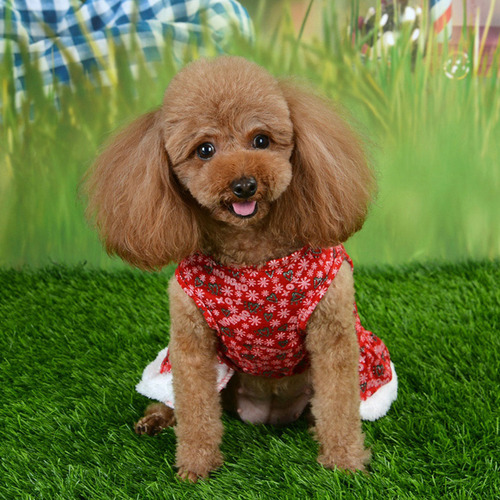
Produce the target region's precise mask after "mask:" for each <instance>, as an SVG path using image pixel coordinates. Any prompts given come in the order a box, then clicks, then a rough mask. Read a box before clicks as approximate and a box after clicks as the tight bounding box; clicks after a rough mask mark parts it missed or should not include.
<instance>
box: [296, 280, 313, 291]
mask: <svg viewBox="0 0 500 500" xmlns="http://www.w3.org/2000/svg"><path fill="white" fill-rule="evenodd" d="M310 283H311V282H310V280H308V279H307V278H302V279H301V280H300V282H299V283H298V287H299V288H300V289H301V290H307V289H308V288H309V286H310Z"/></svg>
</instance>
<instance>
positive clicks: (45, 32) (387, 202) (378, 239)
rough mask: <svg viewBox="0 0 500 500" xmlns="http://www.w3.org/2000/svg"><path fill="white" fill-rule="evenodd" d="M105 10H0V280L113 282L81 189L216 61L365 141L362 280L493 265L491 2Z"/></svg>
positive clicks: (496, 105) (498, 131) (248, 3)
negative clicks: (70, 275) (125, 130)
mask: <svg viewBox="0 0 500 500" xmlns="http://www.w3.org/2000/svg"><path fill="white" fill-rule="evenodd" d="M105 3H106V2H104V4H105ZM108 3H109V5H110V6H111V7H112V8H111V7H110V10H109V11H105V12H104V11H100V10H99V8H98V4H99V2H93V1H92V0H87V1H86V2H77V3H71V2H68V3H67V6H66V9H67V11H66V12H65V11H64V9H63V10H59V11H58V10H57V9H52V10H50V9H49V8H47V9H45V10H43V6H44V5H45V3H44V1H41V2H35V3H33V2H32V4H33V5H35V4H36V6H38V7H40V5H41V6H42V9H41V10H39V11H38V12H37V11H36V10H34V9H33V8H32V7H33V5H31V6H30V5H29V4H30V2H29V0H27V1H23V2H20V1H18V2H16V1H14V2H11V3H9V6H7V5H6V3H2V6H0V33H1V34H2V36H1V38H0V58H1V62H0V65H1V66H0V82H1V86H0V111H1V118H0V266H3V267H15V268H19V267H23V266H32V267H37V266H45V265H47V264H51V263H57V264H68V265H80V264H85V265H86V266H88V267H99V268H116V267H121V266H122V265H123V264H121V263H120V262H119V261H118V260H117V259H114V258H110V257H108V256H107V255H106V254H105V252H104V251H103V250H102V248H101V244H100V242H99V240H98V237H97V235H96V233H95V231H93V229H92V228H91V227H90V226H89V224H88V223H87V222H86V220H85V217H84V200H82V199H81V197H79V195H78V192H79V184H80V181H81V178H82V176H83V175H84V173H85V171H86V169H87V168H88V167H89V166H90V165H91V164H92V161H93V158H94V157H95V155H96V153H97V151H98V149H99V147H100V145H101V144H102V143H103V142H104V141H105V140H106V138H107V137H109V134H110V133H112V132H113V131H114V130H116V129H117V128H118V127H120V126H122V125H123V124H125V123H127V122H129V121H130V120H131V119H133V118H134V117H136V116H138V115H139V114H142V113H144V112H145V111H147V110H149V109H152V108H154V107H156V106H157V105H159V103H161V100H162V95H163V92H164V89H165V87H166V86H167V85H168V82H169V80H170V79H171V78H172V76H173V75H174V74H175V72H176V71H178V69H179V68H180V67H182V66H183V65H184V64H186V63H187V62H189V61H190V60H193V59H195V58H198V57H201V56H209V57H212V56H215V55H217V54H220V53H229V54H237V55H243V56H245V57H247V58H249V59H251V60H254V61H256V62H257V63H259V64H261V65H263V66H264V67H266V68H267V69H268V70H269V71H270V72H271V73H273V74H275V75H276V76H278V77H280V76H285V75H296V76H297V77H298V78H300V79H303V80H306V81H308V82H310V83H311V84H312V85H314V86H315V87H317V88H318V90H319V91H320V92H322V93H324V94H326V95H327V96H328V97H330V98H332V99H334V100H336V101H337V102H338V103H339V105H340V106H341V107H342V108H343V109H344V110H345V114H346V116H347V117H348V119H349V120H350V122H351V123H352V124H353V126H354V127H355V128H356V129H357V130H358V131H359V133H360V134H361V135H362V136H363V137H364V138H365V141H366V144H367V149H368V152H369V155H370V158H371V161H372V163H373V168H374V169H375V171H376V172H377V178H378V186H379V187H378V194H377V197H376V199H375V201H374V203H373V205H372V207H371V210H370V214H369V217H368V220H367V222H366V223H365V226H364V228H363V229H362V231H361V232H359V233H358V234H356V235H355V236H354V237H353V238H352V239H351V240H349V242H348V243H347V244H346V247H347V249H348V252H349V253H350V254H351V255H352V257H353V259H354V260H355V262H356V263H358V264H362V265H381V264H393V265H399V264H404V263H408V262H413V261H429V260H435V261H452V262H456V261H461V260H466V259H474V260H481V259H498V257H499V255H500V224H499V216H500V201H499V200H500V189H499V187H500V165H499V163H500V160H499V158H500V140H499V138H500V80H499V66H500V65H499V57H500V51H499V49H498V33H499V31H498V30H499V26H500V7H499V6H500V2H498V5H495V4H494V3H491V2H490V1H489V0H487V1H480V0H475V1H466V2H451V1H450V0H432V1H431V2H428V1H424V2H420V1H417V0H415V1H400V2H398V3H395V4H393V3H392V2H381V1H380V0H373V1H370V0H359V1H354V0H353V1H349V0H339V1H336V2H327V1H321V0H317V1H312V2H311V1H299V0H296V1H293V0H291V1H285V0H277V1H273V2H264V1H259V0H242V1H241V2H239V3H238V2H234V1H229V0H227V1H224V0H221V1H208V0H206V1H204V0H200V1H198V2H187V1H186V2H185V5H184V7H182V9H181V7H180V5H181V4H182V2H179V1H176V2H150V3H149V4H145V2H144V1H143V0H138V1H136V2H135V3H134V2H128V3H129V4H131V5H134V6H135V7H134V8H133V9H132V10H131V11H130V12H125V11H123V9H124V3H121V2H117V1H116V0H109V2H108ZM55 4H58V6H59V7H60V6H61V5H64V4H65V2H54V5H55ZM170 4H172V5H174V4H175V5H174V6H173V7H172V5H171V6H170V7H168V5H170ZM194 4H196V5H197V6H198V7H199V9H194V10H193V5H194ZM75 5H76V7H75ZM101 5H102V2H101ZM166 5H167V7H168V8H167V7H165V6H166ZM49 6H50V3H49ZM151 6H152V7H151ZM59 7H58V8H59ZM174 7H175V8H174ZM247 13H248V14H247ZM71 19H74V24H73V25H72V27H71V29H69V28H68V25H69V23H70V20H71ZM61 20H64V23H65V24H64V23H62V21H61ZM63 24H64V26H63Z"/></svg>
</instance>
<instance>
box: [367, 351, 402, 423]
mask: <svg viewBox="0 0 500 500" xmlns="http://www.w3.org/2000/svg"><path fill="white" fill-rule="evenodd" d="M391 370H392V379H391V381H390V382H389V383H387V384H385V385H384V386H382V387H381V388H380V389H379V390H378V391H377V392H376V393H375V394H374V395H373V396H370V397H369V398H368V399H367V400H366V401H361V405H360V407H359V413H360V415H361V419H362V420H370V421H371V422H373V421H374V420H377V419H379V418H380V417H383V416H384V415H385V414H386V413H387V412H388V411H389V408H390V407H391V404H392V403H393V402H394V401H395V400H396V398H397V397H398V376H397V375H396V369H395V368H394V364H393V363H392V361H391Z"/></svg>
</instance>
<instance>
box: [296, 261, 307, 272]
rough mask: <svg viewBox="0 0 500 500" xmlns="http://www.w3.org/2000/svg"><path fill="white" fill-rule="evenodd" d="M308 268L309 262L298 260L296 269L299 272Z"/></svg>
mask: <svg viewBox="0 0 500 500" xmlns="http://www.w3.org/2000/svg"><path fill="white" fill-rule="evenodd" d="M308 267H309V261H308V260H307V259H300V262H299V263H298V268H299V270H300V271H305V270H306V269H307V268H308Z"/></svg>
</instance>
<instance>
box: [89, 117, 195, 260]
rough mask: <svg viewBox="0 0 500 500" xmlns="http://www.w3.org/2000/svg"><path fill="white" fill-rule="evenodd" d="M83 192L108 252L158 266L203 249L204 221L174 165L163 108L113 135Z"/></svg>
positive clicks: (92, 169) (90, 216) (98, 159)
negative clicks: (200, 245)
mask: <svg viewBox="0 0 500 500" xmlns="http://www.w3.org/2000/svg"><path fill="white" fill-rule="evenodd" d="M84 192H85V194H86V195H87V197H88V208H87V216H88V217H89V219H91V220H92V221H94V222H95V225H96V226H97V229H98V231H99V233H100V235H101V238H102V239H103V241H104V244H105V247H106V250H107V251H108V253H110V254H116V255H119V256H120V257H121V258H122V259H124V260H126V261H128V262H130V263H131V264H133V265H135V266H137V267H140V268H141V269H158V268H161V267H162V266H165V265H166V264H168V263H169V262H172V261H173V262H178V261H179V260H181V259H182V258H184V257H185V256H187V255H189V254H191V253H193V252H194V251H196V250H197V249H198V243H199V226H198V223H197V219H196V216H195V214H194V212H193V211H192V209H191V208H190V207H189V205H188V204H187V203H186V201H185V200H184V199H183V196H182V194H181V192H180V188H179V186H178V183H177V180H176V179H175V178H174V176H173V173H172V171H171V168H170V166H169V159H168V155H167V151H166V149H165V145H164V139H163V134H162V128H161V125H160V111H159V110H157V111H152V112H150V113H148V114H146V115H144V116H141V117H140V118H138V119H137V120H135V121H134V122H133V123H131V124H130V125H129V126H128V127H126V128H125V129H124V130H123V131H121V132H119V133H118V134H117V135H116V136H114V137H113V138H112V139H111V141H110V142H109V143H108V144H107V146H106V147H105V148H104V150H103V151H102V152H101V154H100V155H99V157H98V158H97V160H96V161H95V163H94V165H93V166H92V167H91V169H90V170H89V171H88V172H87V174H86V176H85V178H84Z"/></svg>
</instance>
